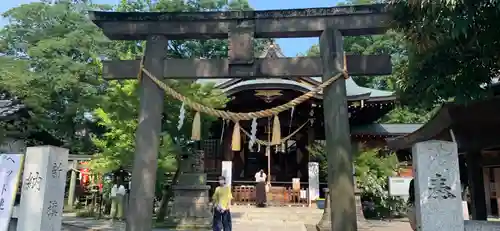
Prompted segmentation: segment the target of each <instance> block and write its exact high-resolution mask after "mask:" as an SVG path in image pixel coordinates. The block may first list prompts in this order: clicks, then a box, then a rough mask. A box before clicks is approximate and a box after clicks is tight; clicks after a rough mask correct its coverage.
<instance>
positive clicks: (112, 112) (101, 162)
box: [93, 0, 266, 221]
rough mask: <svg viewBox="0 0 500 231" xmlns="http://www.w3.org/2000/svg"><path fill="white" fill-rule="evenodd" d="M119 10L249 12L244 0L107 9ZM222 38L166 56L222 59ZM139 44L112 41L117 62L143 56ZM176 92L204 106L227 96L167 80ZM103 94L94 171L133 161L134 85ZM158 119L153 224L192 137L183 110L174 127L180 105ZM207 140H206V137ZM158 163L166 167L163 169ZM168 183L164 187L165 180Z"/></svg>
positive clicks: (173, 48)
mask: <svg viewBox="0 0 500 231" xmlns="http://www.w3.org/2000/svg"><path fill="white" fill-rule="evenodd" d="M112 8H113V9H116V10H118V11H166V12H179V11H183V12H190V11H213V10H228V9H230V10H241V9H244V10H247V9H250V8H249V5H248V2H247V1H232V2H229V3H228V2H227V1H220V0H213V1H158V2H155V3H154V4H152V3H150V2H145V1H142V2H141V1H137V2H135V4H130V3H129V2H128V1H122V2H121V3H120V4H119V5H117V6H114V7H112ZM265 42H266V40H256V46H255V51H256V52H261V51H262V50H263V48H264V46H265ZM227 46H228V45H227V40H217V39H213V40H174V41H171V43H170V47H169V50H168V54H167V55H168V56H169V57H171V58H200V57H203V58H224V57H227ZM143 47H144V43H143V42H141V41H121V42H114V49H115V51H116V52H117V54H116V55H117V56H118V57H119V58H122V59H133V58H134V57H136V56H139V55H142V53H143ZM168 83H169V85H171V86H173V87H174V88H175V89H176V90H178V91H179V92H180V93H181V94H183V95H185V96H187V97H190V98H192V99H193V100H195V101H197V102H201V103H203V104H204V105H207V106H210V107H215V108H220V107H222V106H223V105H224V104H225V102H226V98H225V97H224V96H223V95H222V93H221V92H219V91H217V90H216V89H214V86H213V84H207V85H201V84H197V83H192V82H190V81H168ZM108 84H109V86H108V88H107V92H106V95H105V96H104V99H103V101H102V103H101V104H100V107H99V108H98V109H97V110H96V113H95V115H96V118H97V119H98V120H99V121H100V123H99V124H100V125H101V126H104V127H106V128H107V129H108V130H107V131H108V132H106V133H105V134H104V135H103V136H100V137H96V138H95V139H94V143H95V144H96V146H97V147H98V148H99V150H100V152H99V153H98V155H97V157H98V158H96V159H95V161H94V165H93V166H94V167H95V168H96V169H102V170H101V171H106V170H109V169H112V168H115V167H117V166H118V165H125V166H127V165H130V164H132V163H131V161H132V160H133V158H132V157H133V154H134V148H135V142H134V140H135V139H134V135H135V129H136V127H137V121H136V120H137V110H136V109H135V108H134V107H137V106H136V105H138V98H137V93H136V88H137V85H136V84H137V83H136V81H133V80H130V81H124V82H123V81H111V82H109V83H108ZM164 107H165V108H164V111H165V112H168V113H165V114H164V121H163V134H164V136H163V137H162V138H163V139H162V144H161V147H160V154H159V158H160V159H159V160H160V161H159V162H160V163H159V170H158V174H157V179H158V180H157V184H156V185H157V190H156V191H157V193H158V196H159V197H161V202H160V210H159V213H158V215H157V219H158V221H162V220H163V218H164V216H165V212H166V207H167V202H168V201H169V199H170V197H171V196H172V190H171V188H172V187H171V186H172V184H175V183H176V181H177V177H178V175H179V171H180V168H179V166H180V165H179V161H180V160H179V159H180V155H181V154H182V153H183V152H186V150H185V149H183V147H186V146H187V144H186V142H187V141H188V140H189V137H190V133H191V125H190V123H189V121H192V118H193V117H192V116H193V113H191V111H189V109H187V114H186V118H185V125H184V126H183V127H182V129H181V130H180V131H179V130H178V129H177V124H178V120H179V111H180V108H181V102H178V101H177V100H174V99H173V98H171V97H168V96H167V98H166V100H165V106H164ZM213 120H214V118H212V117H209V116H203V127H204V129H202V131H205V132H206V131H208V128H209V126H210V124H211V121H213ZM205 137H206V136H205ZM162 165H165V166H164V167H162ZM173 171H175V174H174V175H173V179H165V177H164V173H166V172H173ZM170 181H171V182H172V183H168V182H170Z"/></svg>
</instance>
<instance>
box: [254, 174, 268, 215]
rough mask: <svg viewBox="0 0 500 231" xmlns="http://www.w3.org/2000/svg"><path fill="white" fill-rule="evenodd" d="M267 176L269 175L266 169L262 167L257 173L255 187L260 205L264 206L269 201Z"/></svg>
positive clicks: (258, 204)
mask: <svg viewBox="0 0 500 231" xmlns="http://www.w3.org/2000/svg"><path fill="white" fill-rule="evenodd" d="M266 178H267V175H266V174H265V173H264V170H263V169H261V170H260V171H258V172H257V173H255V182H256V183H257V185H256V187H255V191H256V192H255V193H256V195H255V197H256V198H255V199H256V202H257V206H258V207H264V206H265V205H266V202H267V196H266Z"/></svg>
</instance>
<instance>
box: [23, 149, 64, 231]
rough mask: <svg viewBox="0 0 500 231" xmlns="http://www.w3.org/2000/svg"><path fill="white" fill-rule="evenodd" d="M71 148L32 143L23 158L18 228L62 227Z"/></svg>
mask: <svg viewBox="0 0 500 231" xmlns="http://www.w3.org/2000/svg"><path fill="white" fill-rule="evenodd" d="M67 163H68V149H64V148H58V147H54V146H38V147H29V148H28V149H27V150H26V157H25V160H24V172H23V185H22V189H21V191H22V192H21V204H20V206H19V210H18V212H19V216H18V217H19V218H18V219H19V221H18V225H17V231H60V230H61V226H62V212H63V205H64V189H65V186H66V173H67V169H66V166H67Z"/></svg>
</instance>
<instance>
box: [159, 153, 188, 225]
mask: <svg viewBox="0 0 500 231" xmlns="http://www.w3.org/2000/svg"><path fill="white" fill-rule="evenodd" d="M181 161H182V160H179V161H177V170H176V171H175V174H174V178H173V179H172V184H167V185H166V186H165V187H164V188H163V190H162V195H161V201H160V208H159V209H158V215H157V216H156V222H158V223H161V222H163V221H164V220H165V216H166V215H167V208H168V202H169V201H170V199H171V198H172V196H173V194H174V187H173V186H174V185H176V184H177V180H178V179H179V175H180V173H181V165H180V162H181Z"/></svg>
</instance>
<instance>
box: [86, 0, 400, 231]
mask: <svg viewBox="0 0 500 231" xmlns="http://www.w3.org/2000/svg"><path fill="white" fill-rule="evenodd" d="M90 18H91V19H92V20H93V21H94V23H95V24H96V25H98V26H99V27H101V28H102V29H103V32H104V34H105V35H106V36H108V37H109V38H110V39H114V40H147V45H146V46H147V48H146V54H145V60H144V67H145V68H146V69H147V70H148V71H149V72H151V74H153V75H155V76H158V77H164V78H227V77H238V78H269V77H308V76H309V77H311V76H312V77H315V76H323V81H326V80H327V79H329V78H332V76H334V75H336V74H338V73H340V72H341V71H342V70H341V67H343V66H344V51H343V39H342V36H346V35H349V36H355V35H371V34H380V33H384V32H385V30H387V28H388V24H387V23H386V22H387V21H388V20H389V19H390V17H389V15H388V14H387V12H386V7H385V5H384V4H373V5H358V6H342V7H329V8H310V9H296V10H269V11H231V12H179V13H164V12H123V13H120V12H90ZM290 37H320V51H321V56H320V57H304V58H280V59H272V60H271V59H258V58H255V56H254V54H253V39H254V38H290ZM224 38H228V39H229V59H224V60H222V59H221V60H201V59H187V60H179V59H166V57H165V55H166V53H167V52H166V49H167V47H168V40H167V39H171V40H175V39H224ZM346 59H347V71H348V72H349V73H350V74H353V75H385V74H389V73H391V70H392V68H391V62H390V57H389V56H388V55H378V56H377V55H371V56H359V55H353V56H347V58H346ZM138 71H139V61H138V60H130V61H108V62H105V63H104V70H103V73H104V77H105V78H106V79H132V78H136V76H137V73H138ZM323 93H324V99H323V108H324V114H325V116H324V117H325V133H326V134H330V135H327V136H326V144H327V155H328V165H329V173H330V174H329V178H328V185H329V192H330V199H334V200H335V201H342V203H338V204H336V206H331V207H330V210H329V211H326V212H328V213H326V212H325V216H324V217H323V219H322V222H320V224H319V225H318V228H319V229H323V228H324V229H330V228H331V230H341V231H355V230H357V224H356V209H355V202H354V187H353V179H352V156H351V143H350V132H349V119H348V113H347V98H346V89H345V80H344V79H343V78H340V79H339V80H337V81H335V82H334V83H333V84H331V85H329V86H327V87H326V88H325V89H324V90H323ZM163 101H164V93H163V90H162V89H160V88H159V87H158V86H156V85H155V83H154V82H153V81H152V80H151V79H150V78H146V77H143V78H142V79H141V93H140V110H139V126H138V130H137V134H136V152H135V158H134V166H133V172H132V182H133V183H132V184H133V187H132V190H131V196H130V208H133V209H130V210H129V214H128V216H127V230H128V231H149V230H151V225H152V224H151V223H152V220H151V217H152V211H153V209H152V206H153V197H154V190H155V185H154V183H155V176H156V170H157V155H158V148H159V144H160V139H159V134H160V129H161V118H162V113H163ZM151 181H152V182H151ZM346 201H348V202H349V203H346ZM330 212H331V225H330V219H329V216H330Z"/></svg>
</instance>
